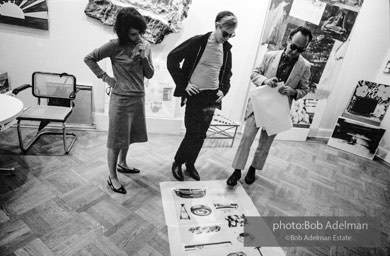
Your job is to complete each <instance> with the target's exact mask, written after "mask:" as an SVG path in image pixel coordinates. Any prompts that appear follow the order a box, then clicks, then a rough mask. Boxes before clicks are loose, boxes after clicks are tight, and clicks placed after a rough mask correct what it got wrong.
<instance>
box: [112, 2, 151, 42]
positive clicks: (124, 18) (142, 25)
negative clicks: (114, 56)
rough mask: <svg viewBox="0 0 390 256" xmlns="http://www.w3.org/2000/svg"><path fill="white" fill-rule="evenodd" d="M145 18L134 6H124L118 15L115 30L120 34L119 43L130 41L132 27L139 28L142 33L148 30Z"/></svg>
mask: <svg viewBox="0 0 390 256" xmlns="http://www.w3.org/2000/svg"><path fill="white" fill-rule="evenodd" d="M146 27H147V25H146V21H145V18H144V17H143V16H142V15H141V14H140V13H139V12H138V11H137V10H136V9H135V8H133V7H124V8H122V9H120V10H119V12H118V14H117V15H116V21H115V24H114V32H115V33H116V34H117V35H118V39H119V44H121V45H123V44H126V43H129V42H130V38H129V30H130V28H133V29H137V30H139V33H140V34H143V33H145V30H146Z"/></svg>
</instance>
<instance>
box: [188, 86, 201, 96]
mask: <svg viewBox="0 0 390 256" xmlns="http://www.w3.org/2000/svg"><path fill="white" fill-rule="evenodd" d="M185 90H186V92H187V93H188V95H190V96H192V95H195V94H198V93H199V92H200V91H199V89H198V87H197V86H196V85H194V84H191V83H188V85H187V87H186V89H185Z"/></svg>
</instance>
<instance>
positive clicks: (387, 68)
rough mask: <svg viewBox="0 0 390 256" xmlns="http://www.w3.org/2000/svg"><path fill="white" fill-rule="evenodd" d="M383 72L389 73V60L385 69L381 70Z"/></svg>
mask: <svg viewBox="0 0 390 256" xmlns="http://www.w3.org/2000/svg"><path fill="white" fill-rule="evenodd" d="M383 73H385V74H390V60H389V61H388V62H387V64H386V66H385V69H384V70H383Z"/></svg>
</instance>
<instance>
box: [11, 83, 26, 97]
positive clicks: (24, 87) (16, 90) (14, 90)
mask: <svg viewBox="0 0 390 256" xmlns="http://www.w3.org/2000/svg"><path fill="white" fill-rule="evenodd" d="M29 87H31V85H30V84H24V85H21V86H19V87H16V88H15V89H13V90H12V94H14V95H17V94H18V93H19V92H21V91H23V90H25V89H27V88H29Z"/></svg>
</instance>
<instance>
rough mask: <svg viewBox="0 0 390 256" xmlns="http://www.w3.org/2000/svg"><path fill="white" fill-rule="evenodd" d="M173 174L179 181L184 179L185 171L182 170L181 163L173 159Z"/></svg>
mask: <svg viewBox="0 0 390 256" xmlns="http://www.w3.org/2000/svg"><path fill="white" fill-rule="evenodd" d="M172 174H173V177H175V179H177V180H178V181H183V180H184V177H183V171H182V170H181V164H178V163H176V162H175V161H173V163H172Z"/></svg>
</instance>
